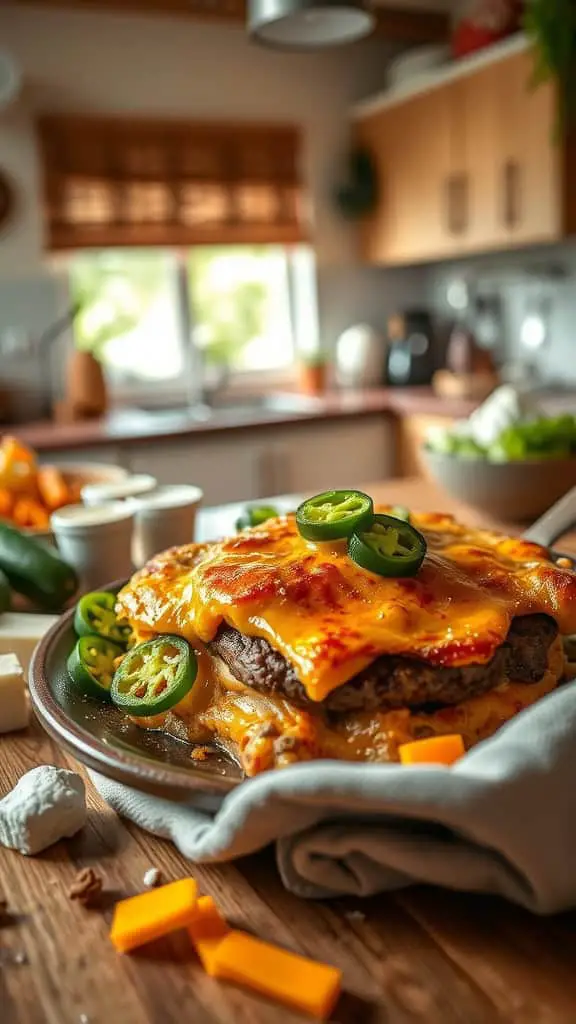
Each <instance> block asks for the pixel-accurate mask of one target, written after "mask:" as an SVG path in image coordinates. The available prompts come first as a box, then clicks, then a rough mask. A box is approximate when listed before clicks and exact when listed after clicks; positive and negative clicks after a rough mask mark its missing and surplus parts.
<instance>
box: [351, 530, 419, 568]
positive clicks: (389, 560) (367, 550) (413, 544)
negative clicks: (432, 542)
mask: <svg viewBox="0 0 576 1024" xmlns="http://www.w3.org/2000/svg"><path fill="white" fill-rule="evenodd" d="M348 554H349V555H350V558H351V559H352V560H353V561H354V562H356V564H357V565H360V566H362V568H363V569H368V570H369V571H370V572H374V573H377V575H378V576H391V577H394V576H395V577H400V576H415V575H416V573H417V572H418V570H419V568H420V566H421V565H422V562H423V561H424V556H425V554H426V540H425V539H424V537H423V536H422V534H421V533H419V531H418V530H415V529H414V527H413V526H411V525H410V523H406V522H404V521H403V520H402V519H396V518H394V516H384V515H376V516H374V517H373V519H372V523H371V524H370V526H369V527H368V529H366V530H361V531H358V532H356V533H353V534H352V536H351V538H350V540H349V542H348Z"/></svg>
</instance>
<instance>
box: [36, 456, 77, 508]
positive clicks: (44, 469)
mask: <svg viewBox="0 0 576 1024" xmlns="http://www.w3.org/2000/svg"><path fill="white" fill-rule="evenodd" d="M36 482H37V484H38V490H39V492H40V497H41V498H42V501H43V502H44V504H45V505H46V507H47V508H49V509H50V510H51V511H54V510H55V509H57V508H62V506H63V505H68V504H69V503H70V491H69V490H68V485H67V484H66V481H65V479H64V477H63V475H62V473H61V472H60V470H59V469H58V467H57V466H41V467H40V469H39V470H38V475H37V478H36Z"/></svg>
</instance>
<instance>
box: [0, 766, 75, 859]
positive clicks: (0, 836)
mask: <svg viewBox="0 0 576 1024" xmlns="http://www.w3.org/2000/svg"><path fill="white" fill-rule="evenodd" d="M85 822H86V794H85V789H84V782H83V780H82V779H81V778H80V776H79V775H77V774H76V772H69V771H67V770H66V769H65V768H55V767H54V766H53V765H49V764H43V765H40V766H39V767H38V768H33V769H32V771H30V772H27V773H26V775H23V776H22V778H21V779H20V780H19V782H18V783H17V785H16V786H15V788H14V789H13V790H12V791H11V792H10V793H8V795H7V796H5V797H4V799H3V800H0V844H2V845H3V846H7V847H9V848H10V849H12V850H19V851H20V853H23V854H26V855H28V856H29V855H31V854H35V853H40V852H41V851H42V850H45V849H46V848H47V847H48V846H52V844H53V843H57V842H58V840H59V839H64V838H65V837H68V836H73V835H75V834H76V832H78V831H79V830H80V829H81V828H82V826H83V825H84V824H85Z"/></svg>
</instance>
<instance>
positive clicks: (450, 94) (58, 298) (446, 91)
mask: <svg viewBox="0 0 576 1024" xmlns="http://www.w3.org/2000/svg"><path fill="white" fill-rule="evenodd" d="M357 6H358V5H357V4H356V2H355V0H350V4H349V7H350V10H346V9H345V7H346V5H345V4H343V10H342V20H341V21H340V20H339V19H338V18H337V17H336V15H334V14H332V21H331V22H330V23H328V21H326V22H324V21H323V17H322V12H321V8H319V7H315V4H314V0H306V3H305V4H304V8H305V10H304V12H302V10H300V11H298V5H297V4H295V3H294V4H293V3H292V2H291V0H285V3H284V14H285V15H286V18H285V21H284V22H283V23H282V25H281V27H280V29H278V32H279V33H280V34H279V35H276V36H274V32H271V31H270V32H269V31H268V28H269V27H268V26H267V25H266V23H265V19H264V18H263V16H262V12H261V10H260V5H259V4H258V2H257V0H253V2H252V9H251V12H250V14H251V18H252V23H253V24H252V32H248V31H247V28H246V25H245V18H246V11H245V9H244V5H243V3H242V2H241V0H211V2H205V3H201V2H200V0H198V2H188V0H171V2H170V3H165V2H161V0H157V2H154V0H142V2H141V3H137V2H135V0H126V2H125V3H122V2H121V0H118V2H114V0H92V2H91V3H88V0H75V2H72V0H71V2H70V3H68V4H66V3H64V0H62V3H59V2H58V0H36V2H30V0H14V2H5V3H4V4H3V5H2V7H1V9H0V421H1V422H2V423H3V424H4V425H5V427H4V429H6V430H16V429H17V432H18V434H19V436H21V437H22V438H23V439H24V440H25V441H27V442H28V443H29V444H31V445H33V446H34V447H35V448H36V449H37V450H38V451H39V452H40V453H41V454H42V455H43V456H44V457H46V458H52V459H56V460H59V459H60V460H61V459H65V458H67V457H74V458H77V459H78V458H87V459H99V460H100V461H106V462H116V463H118V464H119V465H123V466H125V467H126V468H127V469H129V470H132V471H134V472H144V471H145V472H152V473H153V474H154V475H155V476H156V477H157V478H158V479H159V480H160V481H161V482H165V483H177V482H190V483H195V484H199V485H200V486H201V487H203V489H204V491H205V496H206V500H207V501H208V503H215V502H222V501H228V500H244V499H253V498H258V497H260V496H262V495H266V494H273V493H282V492H285V493H290V492H300V491H305V490H310V489H312V490H321V489H322V488H323V487H325V486H326V487H327V486H330V485H338V484H342V483H349V484H350V483H361V482H365V481H367V480H370V479H372V480H377V479H382V478H385V477H389V476H392V475H398V474H404V475H412V474H414V473H416V472H421V471H422V465H421V461H420V457H419V451H418V449H419V445H420V443H421V440H422V437H423V436H424V435H425V433H426V431H427V430H429V428H430V427H431V426H438V425H440V426H441V425H448V424H450V423H452V422H453V421H455V420H457V419H460V418H462V417H465V416H467V415H469V413H470V412H471V411H472V410H473V409H474V408H475V407H476V406H477V405H478V404H479V403H480V402H481V401H482V400H483V399H484V398H486V396H487V395H488V394H489V393H490V391H491V390H492V389H493V388H494V387H495V386H496V385H497V384H498V383H499V382H511V383H513V384H515V385H517V386H518V387H519V388H520V389H522V390H530V391H535V392H537V393H538V394H539V395H540V397H541V400H542V403H543V407H544V408H546V409H547V410H549V411H550V412H551V413H558V412H562V411H570V412H576V359H575V358H574V356H573V353H574V324H575V323H576V288H575V275H576V241H574V242H571V241H570V238H571V236H576V146H574V143H573V138H572V134H571V131H570V124H569V120H568V119H569V118H571V117H572V116H573V112H572V103H571V100H572V99H573V96H568V95H564V93H563V92H562V88H563V87H562V85H560V86H559V85H558V81H557V79H556V80H555V78H554V74H553V69H548V70H549V71H551V79H546V76H544V75H540V78H543V79H545V80H543V81H538V83H536V82H535V81H534V67H535V63H537V56H538V53H539V52H540V49H539V47H540V46H541V45H543V41H542V37H540V36H539V35H538V32H539V31H544V29H542V28H541V26H540V23H539V21H538V17H539V15H538V12H539V11H541V8H542V4H541V3H534V4H530V3H529V4H527V5H526V6H527V7H528V8H529V15H530V22H529V24H528V29H529V32H530V36H527V35H526V33H525V31H524V29H523V25H524V21H523V18H524V16H525V14H526V10H525V5H523V4H521V3H518V2H516V0H464V2H463V3H458V4H457V3H452V2H444V3H442V2H441V0H438V2H433V0H431V2H428V3H427V2H425V0H420V2H418V0H390V2H389V3H378V4H377V5H376V6H375V7H372V8H371V9H370V11H369V14H368V15H366V18H365V22H364V21H363V20H362V19H363V18H364V15H363V14H362V12H360V15H359V18H360V20H359V21H355V20H354V18H353V17H352V13H353V11H354V8H356V7H357ZM300 7H301V5H300ZM558 9H560V8H558ZM294 11H296V13H297V15H298V17H292V16H293V15H294ZM351 12H352V13H351ZM356 13H358V12H357V11H356ZM567 17H568V19H570V17H571V15H570V14H568V15H567ZM291 18H292V21H291ZM285 26H287V28H285ZM294 26H296V28H295V29H294ZM367 29H370V31H369V32H368V31H366V36H365V38H361V39H358V40H357V41H347V40H346V38H345V36H346V32H348V33H350V32H357V33H358V34H361V33H362V32H364V31H365V30H367ZM565 30H566V33H567V34H570V37H571V38H572V40H573V41H572V53H571V58H572V60H576V28H575V26H574V24H569V23H567V24H566V26H565ZM274 31H276V28H274ZM267 32H268V38H266V35H267ZM290 32H295V35H294V36H293V38H290ZM283 33H285V34H283ZM339 35H340V36H342V38H341V39H340V42H342V45H338V46H334V45H328V44H329V43H330V42H334V40H335V39H336V37H337V36H339ZM271 38H272V41H273V42H274V43H275V44H276V45H275V46H270V45H269V43H270V39H271ZM286 40H288V41H289V42H292V43H295V49H288V50H287V49H285V48H284V46H283V45H282V44H283V43H284V42H285V41H286ZM279 42H280V44H281V45H280V46H279V45H278V43H279ZM568 78H569V80H570V81H569V83H568V84H567V85H566V90H567V91H568V92H569V91H570V90H571V91H572V93H573V91H574V89H573V80H574V76H573V75H572V74H571V75H569V76H568ZM13 424H17V428H16V427H15V426H13Z"/></svg>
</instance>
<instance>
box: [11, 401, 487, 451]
mask: <svg viewBox="0 0 576 1024" xmlns="http://www.w3.org/2000/svg"><path fill="white" fill-rule="evenodd" d="M297 400H298V396H297ZM476 404H477V403H473V402H472V403H471V402H462V401H460V400H459V399H451V400H446V399H439V398H438V397H437V396H436V395H435V394H434V392H433V391H432V388H430V387H421V388H372V389H368V390H365V391H340V392H330V393H328V394H326V395H324V396H322V397H320V398H317V399H312V400H306V399H305V398H304V399H303V401H301V403H300V407H299V408H298V407H295V408H290V407H289V405H288V404H286V405H285V406H284V407H282V406H280V407H279V408H260V409H250V408H248V407H246V408H244V409H242V410H240V411H236V412H235V411H234V410H233V409H226V410H223V411H222V412H219V413H218V414H217V415H215V416H214V417H213V418H211V419H208V420H198V419H196V418H194V417H193V416H192V415H191V414H190V413H189V412H187V411H186V410H183V409H180V410H179V409H164V410H159V411H158V412H149V411H145V410H140V409H137V408H118V409H116V410H113V411H111V412H110V413H109V414H108V415H107V416H105V417H103V418H102V419H99V420H88V421H85V422H81V423H53V422H52V421H50V420H40V421H37V422H35V423H27V424H17V425H14V426H11V427H9V428H8V427H7V428H6V430H10V431H12V432H14V433H15V434H17V435H18V437H19V438H20V439H21V440H22V441H23V442H24V443H25V444H29V445H31V446H32V447H33V448H35V449H36V450H37V451H39V452H42V451H72V450H74V449H75V448H87V447H91V446H100V445H106V444H123V445H137V444H142V443H149V442H154V441H162V440H178V439H185V438H188V437H190V438H193V437H196V436H198V435H201V436H203V437H204V436H208V435H217V434H221V433H222V432H223V431H230V430H234V431H239V430H254V429H258V428H260V427H266V428H270V427H279V426H286V425H297V424H306V423H317V422H329V421H331V420H339V419H345V418H347V417H358V416H370V415H374V414H377V413H383V414H386V413H388V414H392V415H408V414H410V413H414V414H416V413H419V414H430V415H435V414H437V415H443V416H453V417H455V418H460V417H464V416H468V415H469V413H470V412H471V411H472V409H473V408H475V405H476Z"/></svg>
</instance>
